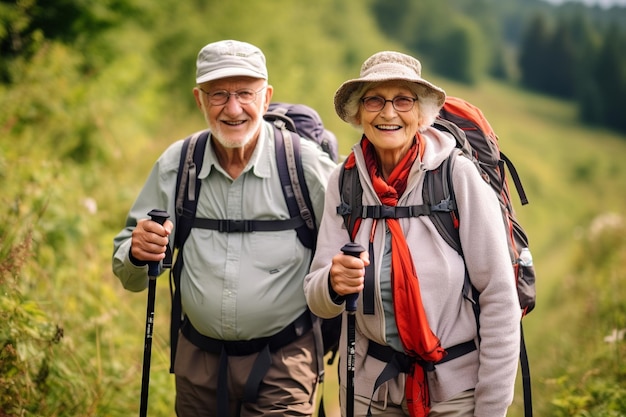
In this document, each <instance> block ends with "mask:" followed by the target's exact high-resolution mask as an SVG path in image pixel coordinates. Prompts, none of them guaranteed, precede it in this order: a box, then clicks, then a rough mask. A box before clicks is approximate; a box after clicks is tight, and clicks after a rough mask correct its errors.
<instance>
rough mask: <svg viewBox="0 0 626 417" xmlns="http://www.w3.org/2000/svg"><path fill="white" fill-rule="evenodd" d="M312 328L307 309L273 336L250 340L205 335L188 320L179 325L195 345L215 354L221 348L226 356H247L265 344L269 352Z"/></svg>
mask: <svg viewBox="0 0 626 417" xmlns="http://www.w3.org/2000/svg"><path fill="white" fill-rule="evenodd" d="M311 328H313V323H312V322H311V314H310V313H309V311H308V310H306V311H305V312H304V313H302V314H301V315H300V317H298V318H297V319H296V320H294V321H293V322H292V323H291V324H289V325H288V326H287V327H285V328H284V329H283V330H281V331H280V332H278V333H276V334H274V335H273V336H268V337H260V338H257V339H250V340H219V339H214V338H212V337H208V336H205V335H203V334H201V333H200V332H198V331H197V330H196V329H195V328H194V327H193V326H192V325H191V323H190V322H189V320H188V319H187V320H185V321H184V323H183V324H182V327H181V332H182V333H183V334H184V335H185V337H186V338H187V339H188V340H189V341H190V342H191V343H192V344H194V345H195V346H196V347H198V348H200V349H202V350H204V351H206V352H209V353H213V354H216V355H219V354H221V353H222V349H224V350H225V351H226V354H227V355H228V356H247V355H252V354H253V353H259V352H260V351H262V350H263V349H264V348H265V347H266V346H269V350H270V352H275V351H277V350H278V349H280V348H282V347H284V346H287V345H288V344H290V343H292V342H294V341H295V340H296V339H298V338H299V337H300V336H302V335H303V334H305V333H306V332H307V331H309V330H311Z"/></svg>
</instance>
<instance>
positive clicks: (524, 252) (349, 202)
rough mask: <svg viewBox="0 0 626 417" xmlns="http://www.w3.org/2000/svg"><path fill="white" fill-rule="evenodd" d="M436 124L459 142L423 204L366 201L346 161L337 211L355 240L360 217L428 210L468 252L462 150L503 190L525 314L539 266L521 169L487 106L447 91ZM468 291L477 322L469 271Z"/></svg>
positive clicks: (429, 175)
mask: <svg viewBox="0 0 626 417" xmlns="http://www.w3.org/2000/svg"><path fill="white" fill-rule="evenodd" d="M433 126H434V127H435V128H437V129H439V130H441V131H445V132H448V133H451V134H452V136H453V137H454V138H455V139H456V142H457V143H456V147H455V149H453V151H452V152H451V154H450V155H449V156H448V157H447V158H446V159H445V160H444V161H443V162H442V164H441V165H440V166H439V167H438V168H437V169H435V170H432V171H427V172H426V176H425V179H424V186H423V190H422V196H423V200H424V204H423V205H419V206H410V207H394V208H391V210H385V208H386V206H363V205H362V187H361V183H360V180H359V175H358V172H357V170H356V169H353V168H352V169H347V168H346V167H345V163H344V164H343V166H342V171H341V174H340V177H339V187H340V190H339V192H340V195H341V203H340V205H339V206H338V207H337V213H338V214H340V215H342V216H343V218H344V224H345V226H346V229H347V231H348V233H349V235H350V238H351V240H352V239H353V238H354V236H355V235H356V230H355V226H356V225H355V223H356V221H357V219H358V218H367V217H371V218H385V217H395V218H399V217H417V216H423V215H426V216H429V217H430V219H431V220H432V222H433V224H434V225H435V227H436V229H437V231H438V232H439V234H440V235H441V236H442V237H443V238H444V240H445V241H446V242H447V243H448V244H449V245H450V246H451V247H452V248H454V249H455V250H456V251H457V252H458V253H459V255H461V256H462V257H463V250H462V248H461V244H460V240H459V232H458V228H459V221H463V220H462V219H459V217H458V212H457V210H456V209H457V207H456V201H455V196H454V189H453V185H452V180H451V177H452V174H451V173H452V170H453V167H454V162H455V160H456V156H457V154H458V153H459V152H461V153H462V154H463V155H464V156H466V157H468V158H469V159H470V160H472V161H473V162H474V164H475V165H476V167H477V169H478V171H479V172H480V173H481V176H482V177H483V179H484V180H485V181H486V182H488V183H489V184H490V185H491V187H492V189H493V191H494V192H495V193H496V194H497V196H498V200H499V202H500V208H501V211H502V216H503V219H504V221H505V225H506V227H507V231H508V233H507V241H508V246H509V254H510V257H511V265H512V267H513V270H514V274H515V277H516V285H517V292H518V298H519V302H520V307H521V308H522V315H523V316H525V315H526V314H528V313H530V311H531V310H532V309H533V308H534V307H535V270H534V266H533V264H532V255H531V254H530V250H529V249H528V236H527V234H526V232H525V230H524V229H523V227H522V226H521V225H520V224H519V222H518V220H517V218H516V215H515V211H514V209H513V206H512V204H511V195H510V191H509V186H508V177H507V174H506V170H505V166H506V168H508V171H509V173H510V177H511V179H512V180H513V182H514V184H515V187H516V190H517V192H518V194H519V197H520V201H521V204H522V205H525V204H528V199H527V197H526V193H525V191H524V188H523V186H522V183H521V180H520V177H519V175H518V173H517V170H516V169H515V166H514V165H513V163H512V162H511V161H510V159H509V158H508V157H506V155H504V154H503V153H502V152H501V150H500V148H499V145H498V138H497V136H496V134H495V132H494V131H493V129H492V128H491V126H490V124H489V122H488V121H487V119H486V118H485V116H484V115H483V113H482V111H481V110H480V109H478V108H477V107H476V106H474V105H472V104H470V103H468V102H467V101H465V100H463V99H460V98H457V97H447V98H446V101H445V104H444V106H443V108H442V109H441V111H440V113H439V116H438V117H437V119H436V121H435V123H434V125H433ZM463 292H464V294H463V295H464V297H465V298H466V299H467V300H469V301H470V302H472V306H473V309H474V313H475V316H476V323H477V325H478V315H479V313H480V311H479V306H478V297H479V296H480V294H479V293H478V291H477V290H476V289H475V288H473V287H472V285H471V283H470V281H469V277H468V276H467V274H466V282H465V285H464V289H463ZM364 294H365V290H364ZM366 300H367V296H364V299H363V302H364V310H365V312H367V311H368V310H369V311H372V312H373V306H367V305H366V304H365V303H366ZM520 343H521V346H520V347H521V349H520V364H521V369H522V379H523V389H524V406H525V410H526V414H525V415H526V416H527V417H529V416H532V400H531V390H530V369H529V365H528V355H527V352H526V347H525V343H524V337H523V333H522V338H521V341H520Z"/></svg>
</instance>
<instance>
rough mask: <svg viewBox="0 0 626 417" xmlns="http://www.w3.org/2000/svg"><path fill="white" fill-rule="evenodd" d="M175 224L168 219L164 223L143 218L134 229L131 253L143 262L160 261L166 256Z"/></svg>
mask: <svg viewBox="0 0 626 417" xmlns="http://www.w3.org/2000/svg"><path fill="white" fill-rule="evenodd" d="M173 228H174V224H173V223H172V222H171V221H170V220H166V221H165V223H164V224H163V225H160V224H159V223H157V222H155V221H152V220H150V219H141V220H139V221H138V222H137V227H135V229H134V230H133V234H132V238H131V248H130V250H131V255H132V257H133V258H135V259H137V260H139V261H142V262H154V261H156V262H158V261H160V260H162V259H163V258H165V251H166V250H167V242H168V236H169V235H170V234H171V233H172V229H173Z"/></svg>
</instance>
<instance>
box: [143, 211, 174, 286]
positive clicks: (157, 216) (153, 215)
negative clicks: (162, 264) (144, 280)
mask: <svg viewBox="0 0 626 417" xmlns="http://www.w3.org/2000/svg"><path fill="white" fill-rule="evenodd" d="M148 216H150V220H152V221H153V222H157V223H158V224H160V225H163V224H164V223H165V220H167V219H168V218H169V217H170V215H169V214H167V211H165V210H158V209H154V210H151V211H150V213H148ZM148 275H149V276H150V277H156V276H157V275H159V262H150V263H148Z"/></svg>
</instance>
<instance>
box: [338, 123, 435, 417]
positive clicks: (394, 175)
mask: <svg viewBox="0 0 626 417" xmlns="http://www.w3.org/2000/svg"><path fill="white" fill-rule="evenodd" d="M425 145H426V142H424V140H423V138H422V137H421V136H420V134H419V133H418V134H417V135H416V140H415V142H414V143H413V145H412V146H411V148H410V149H409V151H408V152H407V154H406V155H405V156H404V157H403V158H402V160H401V161H400V162H399V163H398V164H397V165H396V167H395V168H394V169H393V171H392V172H391V175H390V176H389V178H388V179H387V181H385V179H384V178H383V177H382V176H381V175H380V170H379V168H378V165H379V164H378V162H377V158H376V152H375V150H374V146H373V145H372V144H371V143H370V141H369V140H368V139H367V138H366V137H365V136H363V139H362V140H361V149H362V150H363V155H364V156H365V162H366V165H367V169H368V172H369V174H370V179H371V181H372V185H373V187H374V190H375V191H376V194H377V195H378V198H379V199H380V201H381V202H382V203H383V204H384V205H387V206H396V205H397V204H398V199H399V198H400V196H401V195H402V194H403V193H404V191H405V190H406V186H407V181H408V177H409V172H410V170H411V167H412V166H413V163H414V162H415V160H416V159H417V158H418V157H419V158H421V157H422V155H423V153H424V148H425ZM349 158H350V159H351V160H349V165H350V166H353V165H354V163H355V161H354V155H353V154H350V157H349ZM346 168H349V167H348V164H346ZM387 227H389V231H390V232H391V285H392V288H393V306H394V311H395V319H396V324H397V326H398V334H399V336H400V340H401V342H402V346H403V347H404V350H405V352H406V354H407V355H409V356H411V357H414V358H418V359H421V360H424V361H428V362H437V361H440V360H441V359H443V357H444V356H445V354H446V352H445V350H444V349H443V348H442V347H441V343H440V342H439V339H438V338H437V336H435V334H434V333H433V332H432V330H431V329H430V326H429V325H428V320H427V318H426V312H425V311H424V306H423V305H422V296H421V293H420V286H419V280H418V277H417V272H416V271H415V265H413V258H412V257H411V251H410V250H409V246H408V244H407V242H406V239H405V237H404V232H403V231H402V228H401V227H400V221H399V220H398V219H387ZM357 228H358V224H357V227H355V229H357ZM405 395H406V399H407V405H408V408H409V413H410V415H411V417H426V416H427V415H428V412H429V409H430V407H429V405H430V400H429V395H428V383H427V381H426V375H425V373H424V369H423V368H422V367H421V366H420V365H418V364H414V365H413V369H412V372H411V373H409V374H408V375H407V380H406V387H405Z"/></svg>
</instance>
